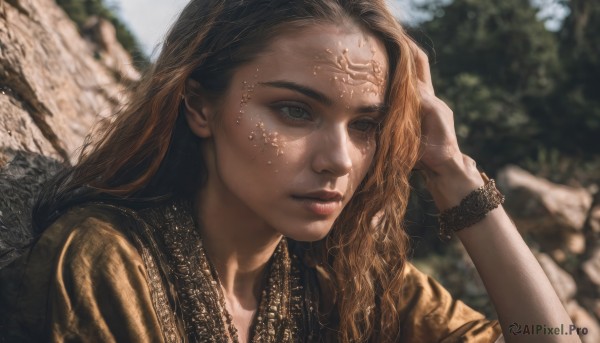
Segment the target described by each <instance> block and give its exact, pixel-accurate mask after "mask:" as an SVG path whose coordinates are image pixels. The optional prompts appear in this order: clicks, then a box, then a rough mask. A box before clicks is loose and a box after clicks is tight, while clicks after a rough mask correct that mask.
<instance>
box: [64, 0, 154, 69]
mask: <svg viewBox="0 0 600 343" xmlns="http://www.w3.org/2000/svg"><path fill="white" fill-rule="evenodd" d="M56 3H57V4H58V5H59V6H60V7H62V9H63V10H64V11H65V12H67V14H68V15H69V17H70V18H71V20H73V21H74V22H75V23H76V24H77V27H78V28H79V30H80V31H83V30H84V26H85V24H86V21H87V20H88V19H89V18H90V17H92V16H98V17H100V18H103V19H106V20H108V21H109V22H111V23H112V24H113V26H114V27H115V30H116V32H117V40H118V41H119V42H120V43H121V45H123V47H124V48H125V50H127V51H128V52H129V54H130V55H131V57H132V59H133V63H134V65H135V67H136V68H137V69H138V70H144V69H145V68H146V67H147V66H148V65H149V63H150V62H149V60H148V57H147V56H146V54H145V53H144V52H143V51H142V49H141V47H140V45H139V43H138V41H137V39H136V38H135V36H134V35H133V34H132V33H131V31H129V29H128V28H127V26H125V24H124V23H123V22H122V21H121V20H120V19H119V18H118V17H117V15H116V14H115V12H116V11H115V10H114V9H112V8H109V7H108V6H107V5H106V4H105V2H104V1H103V0H56Z"/></svg>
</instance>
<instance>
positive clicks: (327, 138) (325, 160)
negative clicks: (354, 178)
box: [312, 125, 352, 176]
mask: <svg viewBox="0 0 600 343" xmlns="http://www.w3.org/2000/svg"><path fill="white" fill-rule="evenodd" d="M313 143H314V144H313V146H314V149H315V151H314V153H313V161H312V168H313V170H314V171H315V172H317V173H320V174H321V173H328V174H331V175H333V176H343V175H346V174H348V173H349V172H350V170H351V169H352V158H351V150H350V149H351V148H352V143H351V141H350V138H349V137H348V132H347V130H346V127H345V126H342V125H340V126H339V127H338V126H336V127H335V128H333V129H330V130H326V131H325V132H323V134H322V136H321V137H320V138H317V139H316V141H315V142H313Z"/></svg>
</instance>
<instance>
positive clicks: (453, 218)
mask: <svg viewBox="0 0 600 343" xmlns="http://www.w3.org/2000/svg"><path fill="white" fill-rule="evenodd" d="M481 177H482V178H483V180H484V182H485V184H484V185H483V186H481V187H479V188H477V189H476V190H474V191H472V192H471V193H469V195H467V196H466V197H465V198H464V199H463V200H462V201H461V202H460V204H459V205H458V206H455V207H452V208H449V209H447V210H445V211H443V212H442V213H440V217H439V222H440V233H439V238H440V239H441V240H442V241H445V242H447V241H449V240H450V239H451V238H452V233H453V232H455V231H459V230H462V229H464V228H466V227H469V226H472V225H474V224H477V223H478V222H480V221H481V220H483V218H485V216H486V215H487V214H488V213H490V211H492V210H493V209H495V208H496V207H498V206H499V205H501V204H503V203H504V195H502V193H500V191H499V190H498V189H497V188H496V182H495V181H494V180H493V179H490V178H488V177H487V175H485V173H481Z"/></svg>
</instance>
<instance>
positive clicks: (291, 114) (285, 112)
mask: <svg viewBox="0 0 600 343" xmlns="http://www.w3.org/2000/svg"><path fill="white" fill-rule="evenodd" d="M279 112H280V113H281V115H282V116H283V117H284V118H286V119H289V120H298V121H299V120H310V119H311V116H310V113H308V111H306V110H305V109H303V108H302V107H298V106H289V105H288V106H281V107H279Z"/></svg>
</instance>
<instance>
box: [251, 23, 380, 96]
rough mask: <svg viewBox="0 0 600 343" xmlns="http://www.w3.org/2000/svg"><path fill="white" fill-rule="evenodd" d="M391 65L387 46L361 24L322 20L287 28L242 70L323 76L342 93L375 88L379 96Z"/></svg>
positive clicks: (301, 78) (309, 79)
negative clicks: (354, 24) (299, 26)
mask: <svg viewBox="0 0 600 343" xmlns="http://www.w3.org/2000/svg"><path fill="white" fill-rule="evenodd" d="M387 68H388V63H387V54H386V51H385V47H384V45H383V43H382V42H381V41H380V40H378V39H377V38H375V37H374V36H373V35H371V34H369V33H366V32H364V31H363V30H360V29H359V28H358V27H356V26H348V25H343V26H338V25H333V24H320V25H314V26H311V27H305V28H302V29H299V30H298V31H297V32H286V33H284V34H281V35H280V36H278V37H276V38H275V39H274V40H273V41H272V42H271V44H270V45H269V46H268V48H267V49H266V50H265V51H264V52H263V53H262V54H260V55H259V56H258V57H257V58H256V59H255V60H254V61H253V62H251V63H250V64H249V65H247V66H245V67H243V68H241V69H242V70H240V72H241V74H242V76H241V77H242V78H243V79H244V80H248V79H250V78H256V77H257V76H260V78H261V79H271V78H275V79H286V80H294V81H297V82H300V83H302V84H314V82H315V81H317V82H319V84H320V85H321V86H323V85H329V86H332V87H333V88H335V90H336V91H337V92H338V93H340V94H338V95H339V96H341V97H343V96H358V95H359V93H372V94H373V95H375V96H377V97H378V98H379V97H380V96H381V95H382V94H383V93H385V92H384V88H385V85H386V77H387ZM257 71H258V72H257Z"/></svg>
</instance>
